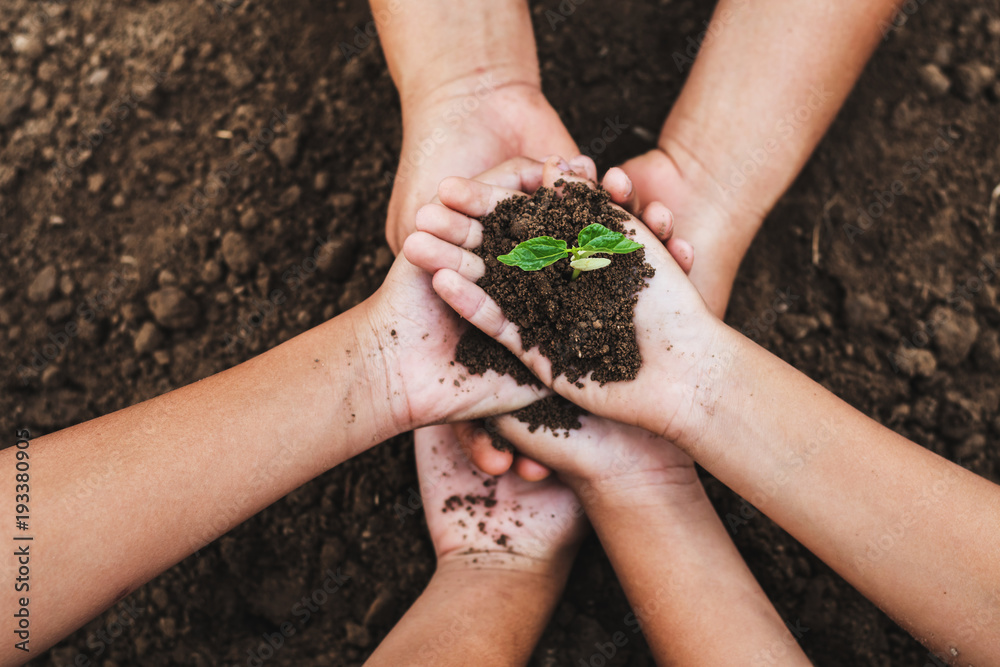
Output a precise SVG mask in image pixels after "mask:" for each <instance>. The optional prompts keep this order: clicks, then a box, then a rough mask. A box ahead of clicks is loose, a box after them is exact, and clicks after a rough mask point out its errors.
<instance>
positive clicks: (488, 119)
mask: <svg viewBox="0 0 1000 667" xmlns="http://www.w3.org/2000/svg"><path fill="white" fill-rule="evenodd" d="M577 152H578V151H577V148H576V145H575V144H574V143H573V139H572V138H571V137H570V135H569V132H567V131H566V128H565V127H564V126H563V123H562V121H561V120H560V119H559V115H558V114H557V113H556V112H555V110H554V109H553V108H552V107H551V105H549V103H548V100H546V99H545V96H544V95H543V94H542V92H541V90H539V89H538V88H536V87H535V86H532V85H528V84H513V85H505V84H504V83H503V82H501V81H497V80H496V79H493V78H490V77H484V79H483V80H482V81H477V82H471V83H470V84H469V86H468V90H466V91H463V92H461V93H459V92H457V91H455V90H449V92H448V94H447V95H428V96H426V97H421V98H419V99H415V100H413V101H412V102H411V103H408V104H406V105H405V106H404V109H403V146H402V149H401V152H400V158H399V168H398V169H397V172H396V178H395V181H394V183H393V188H392V197H391V198H390V200H389V215H388V217H387V219H386V223H385V236H386V239H387V240H388V242H389V247H390V248H392V251H393V252H396V253H398V252H399V250H400V249H401V248H402V247H403V241H405V240H406V237H407V236H409V235H410V234H412V233H413V231H414V230H415V226H414V219H415V216H416V213H417V209H419V208H420V207H421V206H423V205H424V204H426V203H427V202H429V201H431V199H432V198H433V197H434V195H435V194H436V192H437V187H438V184H439V183H440V182H441V180H442V179H444V178H447V177H449V176H466V177H469V178H472V177H476V174H480V173H481V172H484V171H486V170H487V169H490V168H492V167H494V166H496V165H498V164H500V163H502V162H503V161H505V160H509V159H511V158H514V157H517V156H519V155H527V156H531V157H534V158H542V157H545V156H548V155H553V154H557V153H558V154H562V155H576V153H577Z"/></svg>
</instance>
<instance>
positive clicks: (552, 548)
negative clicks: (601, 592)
mask: <svg viewBox="0 0 1000 667" xmlns="http://www.w3.org/2000/svg"><path fill="white" fill-rule="evenodd" d="M414 440H415V442H416V453H417V472H418V474H419V477H420V493H421V496H422V497H423V501H424V511H425V514H426V516H427V528H428V529H429V531H430V534H431V539H432V540H433V542H434V548H435V550H436V551H437V556H438V558H439V559H440V558H442V557H445V556H462V557H465V556H466V555H468V556H471V557H472V558H473V559H477V560H478V559H480V558H481V557H482V556H483V555H485V554H507V553H515V554H520V555H523V556H528V557H530V558H532V559H535V560H546V559H550V558H554V557H555V556H556V555H557V554H559V553H560V552H563V551H565V550H567V549H570V548H573V547H574V546H575V545H576V544H578V543H579V541H580V540H582V539H583V536H584V534H585V530H586V521H585V519H584V518H583V513H582V512H581V511H580V510H579V507H580V506H579V503H578V502H577V499H576V496H575V495H574V494H573V492H572V491H570V490H569V488H568V487H566V486H565V485H563V484H562V483H561V482H559V481H557V480H555V479H547V480H545V481H542V482H526V481H524V480H522V479H521V478H520V477H518V476H516V475H513V474H507V475H504V476H502V477H491V476H489V475H485V474H484V473H481V472H479V471H478V470H476V468H475V467H473V465H472V464H471V463H470V462H469V461H468V460H467V459H466V458H465V457H464V456H463V454H462V450H461V447H460V446H459V443H458V440H457V439H456V438H455V435H454V432H453V431H452V430H451V429H450V428H448V427H439V426H438V427H432V428H425V429H421V430H419V431H417V432H416V433H415V434H414ZM449 499H451V500H449ZM494 563H495V564H498V565H502V564H503V561H500V562H499V563H498V562H496V561H494Z"/></svg>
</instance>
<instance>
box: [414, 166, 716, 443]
mask: <svg viewBox="0 0 1000 667" xmlns="http://www.w3.org/2000/svg"><path fill="white" fill-rule="evenodd" d="M438 195H439V198H440V200H441V202H442V205H441V207H440V208H443V209H444V210H445V211H446V213H445V214H444V215H442V216H438V217H435V218H433V219H430V218H431V216H429V215H428V216H427V217H426V218H425V219H424V224H423V226H422V227H421V228H422V229H426V231H420V232H417V233H416V234H414V235H412V236H411V237H410V238H409V239H408V240H407V242H406V247H405V249H404V251H405V254H406V256H407V257H408V258H409V259H410V260H411V261H413V263H414V264H415V265H417V266H420V267H421V268H423V269H425V270H427V271H428V272H430V273H433V274H434V279H433V286H434V289H435V291H436V292H437V293H438V294H440V295H441V297H442V298H443V299H444V300H445V301H446V302H448V303H449V304H450V305H451V306H452V307H453V308H455V310H456V311H457V312H458V313H459V314H460V315H461V316H462V317H463V318H464V319H466V320H468V321H469V322H470V323H472V324H473V325H475V326H477V327H478V328H480V329H481V330H482V331H483V332H484V333H486V334H487V335H489V336H491V337H493V338H494V339H496V340H498V341H499V342H500V343H501V344H503V345H504V346H505V347H507V348H508V349H509V350H511V351H512V352H513V353H514V354H515V355H516V356H518V357H519V358H520V359H521V361H522V362H523V363H525V365H526V366H528V368H530V369H531V370H532V371H533V372H534V373H535V374H536V375H537V376H538V377H539V378H540V379H541V380H542V382H544V383H545V384H546V385H547V386H550V387H552V388H553V389H554V390H555V391H557V392H558V393H560V394H561V395H563V396H565V397H566V398H568V399H569V400H571V401H573V402H574V403H576V404H578V405H580V406H581V407H583V408H584V409H587V410H589V411H590V412H592V413H594V414H596V415H599V416H605V417H609V418H613V419H615V420H617V421H621V422H626V423H629V424H634V425H639V426H642V427H643V428H645V429H646V430H650V431H652V432H654V433H657V434H659V435H661V436H664V437H666V438H667V439H668V440H672V441H677V440H678V439H679V438H680V437H681V436H682V435H684V436H695V437H696V434H693V433H690V431H691V430H692V429H697V428H698V427H699V426H698V424H697V423H696V422H695V421H693V420H692V419H693V417H694V416H695V415H696V414H697V415H699V416H701V415H703V414H704V413H706V412H710V410H711V403H712V402H713V401H715V400H717V399H718V392H719V391H720V390H721V388H720V387H716V386H714V385H713V381H712V378H713V376H714V375H715V371H716V366H717V365H718V364H719V363H724V360H721V359H716V358H714V357H713V353H714V351H715V348H714V345H715V343H716V338H717V337H718V335H720V334H721V333H722V332H723V331H724V330H725V328H724V327H723V325H722V324H721V323H720V322H719V321H718V320H717V319H716V318H715V317H713V316H712V314H711V313H710V311H709V309H708V307H707V306H706V304H705V302H704V300H703V299H702V297H701V295H700V294H699V293H698V291H697V290H696V289H695V288H694V286H693V285H692V284H691V282H690V281H689V280H688V278H687V276H686V275H685V271H684V269H683V268H682V267H681V266H680V265H679V264H678V263H677V261H676V260H674V258H673V257H672V256H671V254H670V252H669V251H668V250H667V248H665V247H664V246H663V245H662V244H661V243H660V242H659V241H658V239H657V237H656V236H655V235H654V234H653V233H652V232H651V231H650V230H649V229H647V228H646V226H645V225H644V224H642V223H641V222H640V221H639V220H637V219H635V218H633V217H631V216H630V218H629V220H627V221H626V222H625V223H624V224H625V227H626V228H627V229H630V230H632V231H634V234H635V236H634V239H635V240H636V241H638V242H639V243H642V244H643V245H644V246H645V247H646V251H645V254H646V261H647V262H648V263H649V264H650V265H651V266H652V267H653V268H654V269H655V270H656V274H655V276H654V277H653V278H651V279H650V280H649V286H648V289H644V290H641V291H640V292H639V294H638V301H637V304H636V308H635V314H634V322H635V329H636V340H637V343H638V347H639V351H640V354H641V356H642V360H643V365H642V367H641V369H640V370H639V373H638V375H637V377H636V379H635V380H633V381H630V382H616V383H608V384H606V385H604V386H603V387H601V386H599V385H598V384H597V383H595V382H592V381H585V382H583V383H582V384H583V386H582V387H577V386H576V384H575V383H571V382H569V381H567V380H566V378H565V377H563V376H560V377H553V376H552V370H551V364H550V362H549V360H548V359H546V358H545V357H543V356H542V355H541V354H540V353H539V351H538V349H537V348H533V349H530V350H524V349H523V348H522V346H521V337H520V334H519V332H518V330H517V327H516V326H515V325H514V324H513V323H511V322H510V321H509V320H507V318H506V317H505V316H504V315H503V313H502V311H501V310H500V308H499V307H498V306H497V304H496V303H495V302H494V301H493V300H492V299H490V298H489V296H488V295H487V294H486V293H485V292H484V291H483V290H482V289H481V288H480V287H478V286H477V285H475V281H476V280H478V279H479V278H480V277H482V275H483V274H484V272H485V265H484V263H483V261H482V260H481V259H480V258H479V257H477V256H476V255H475V254H473V253H472V252H471V251H470V250H471V249H472V248H474V247H476V246H477V245H478V244H479V242H480V240H481V238H482V225H481V224H480V223H479V222H478V220H477V219H476V218H480V217H482V216H484V215H486V214H487V213H489V212H490V211H492V210H493V208H494V207H495V206H496V205H497V203H498V202H500V201H501V200H503V199H506V198H507V197H511V196H519V195H521V193H520V192H518V191H515V190H511V189H508V188H503V187H498V186H494V185H488V184H484V183H481V182H478V181H472V180H468V179H462V178H450V179H447V180H445V181H444V182H443V183H442V184H441V187H440V188H439V191H438ZM445 218H447V219H445ZM418 226H420V223H419V221H418ZM651 397H655V403H654V402H653V400H654V399H651Z"/></svg>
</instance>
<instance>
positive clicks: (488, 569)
mask: <svg viewBox="0 0 1000 667" xmlns="http://www.w3.org/2000/svg"><path fill="white" fill-rule="evenodd" d="M575 553H576V548H575V547H574V548H573V550H572V553H569V554H561V555H560V556H558V557H553V558H532V557H530V556H524V555H521V554H516V553H508V552H499V551H497V552H482V551H481V552H476V553H457V552H456V553H450V554H445V555H443V556H440V557H439V558H438V562H437V568H436V569H435V571H434V579H436V580H439V581H466V582H474V585H475V586H476V587H478V588H481V589H485V590H488V591H496V592H505V591H508V592H509V591H513V590H518V591H521V592H522V593H523V594H524V595H528V596H530V597H531V598H532V599H534V600H537V601H539V602H544V601H546V600H548V601H551V602H553V603H554V601H555V600H557V599H558V598H559V596H560V595H561V594H562V590H563V587H564V586H565V585H566V579H567V577H568V576H569V570H570V568H571V567H572V565H573V557H574V556H575Z"/></svg>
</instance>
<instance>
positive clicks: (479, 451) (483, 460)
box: [452, 422, 514, 475]
mask: <svg viewBox="0 0 1000 667" xmlns="http://www.w3.org/2000/svg"><path fill="white" fill-rule="evenodd" d="M452 428H453V430H454V432H455V437H456V438H457V439H458V443H459V446H460V447H461V449H462V453H463V454H464V455H465V456H466V458H467V459H468V460H469V461H471V462H472V464H473V465H474V466H476V467H477V468H479V469H480V470H482V471H483V472H484V473H486V474H487V475H502V474H504V473H505V472H507V471H508V470H510V467H511V465H512V464H513V462H514V452H513V451H506V452H502V451H500V450H499V449H497V448H496V447H494V446H493V438H492V437H491V436H490V434H489V433H487V432H486V429H484V428H483V427H482V426H481V425H480V423H479V422H457V423H455V424H452Z"/></svg>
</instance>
